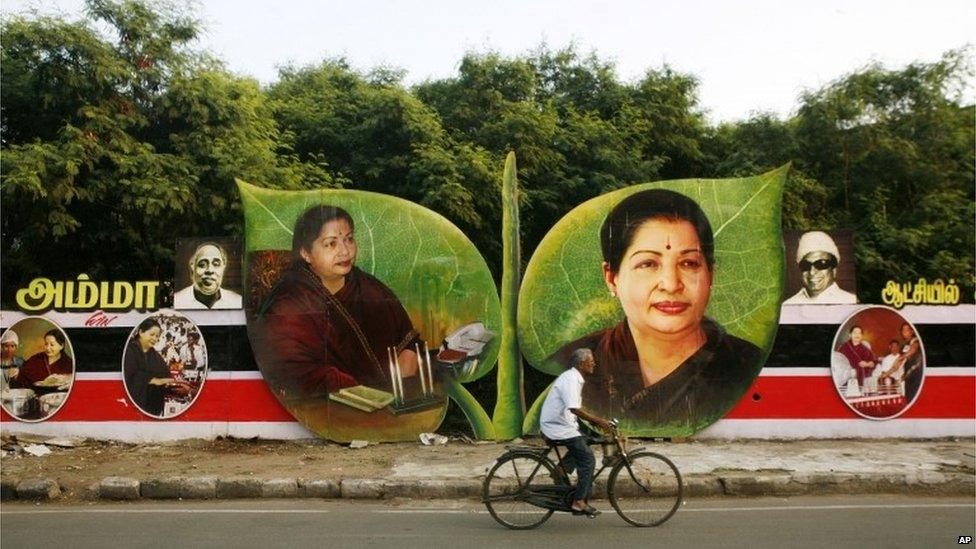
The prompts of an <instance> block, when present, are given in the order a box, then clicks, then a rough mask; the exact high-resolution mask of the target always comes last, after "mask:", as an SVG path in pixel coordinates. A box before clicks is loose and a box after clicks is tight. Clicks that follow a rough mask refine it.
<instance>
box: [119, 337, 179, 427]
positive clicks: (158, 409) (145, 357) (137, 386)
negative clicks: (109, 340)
mask: <svg viewBox="0 0 976 549" xmlns="http://www.w3.org/2000/svg"><path fill="white" fill-rule="evenodd" d="M122 375H123V377H124V379H125V388H126V390H127V391H128V392H129V397H130V398H132V402H134V403H135V405H136V406H138V407H139V408H141V409H142V411H143V412H146V413H147V414H149V415H153V416H161V415H163V404H164V401H165V399H166V387H165V386H163V385H150V384H149V381H150V380H151V379H153V378H156V377H166V378H168V377H170V373H169V366H167V365H166V361H165V360H163V357H162V355H160V354H159V351H157V350H156V349H153V348H152V347H150V348H149V350H148V351H146V352H142V347H140V346H139V341H138V340H136V339H134V338H133V339H131V340H129V344H128V346H127V347H126V349H125V362H124V363H123V364H122Z"/></svg>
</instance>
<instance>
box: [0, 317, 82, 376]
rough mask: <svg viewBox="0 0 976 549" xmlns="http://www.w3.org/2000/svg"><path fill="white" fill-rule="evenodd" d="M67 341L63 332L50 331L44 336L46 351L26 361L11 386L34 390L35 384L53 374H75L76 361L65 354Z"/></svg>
mask: <svg viewBox="0 0 976 549" xmlns="http://www.w3.org/2000/svg"><path fill="white" fill-rule="evenodd" d="M66 341H67V339H66V338H65V337H64V334H63V333H61V330H58V329H52V330H48V331H47V333H45V334H44V350H43V351H41V352H39V353H37V354H36V355H34V356H32V357H30V358H28V359H27V360H25V361H24V365H23V366H21V367H20V371H19V372H18V373H17V375H16V377H13V378H12V379H11V380H10V386H11V387H19V388H26V389H33V388H34V384H35V383H37V382H39V381H44V380H45V379H47V378H48V376H50V375H52V374H62V375H71V374H73V373H74V371H75V365H74V361H73V360H71V357H70V356H68V355H67V354H66V353H65V352H64V346H65V343H66Z"/></svg>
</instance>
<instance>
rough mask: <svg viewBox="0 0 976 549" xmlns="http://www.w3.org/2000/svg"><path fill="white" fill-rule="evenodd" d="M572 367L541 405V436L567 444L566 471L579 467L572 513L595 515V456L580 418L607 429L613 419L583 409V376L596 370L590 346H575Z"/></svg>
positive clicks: (560, 443)
mask: <svg viewBox="0 0 976 549" xmlns="http://www.w3.org/2000/svg"><path fill="white" fill-rule="evenodd" d="M570 365H571V368H569V369H568V370H566V371H565V372H563V373H562V374H560V375H559V377H557V378H556V381H554V382H553V384H552V388H551V389H550V390H549V394H548V395H546V400H545V402H544V403H543V404H542V414H541V417H540V419H539V424H540V427H541V429H542V435H543V436H544V437H546V438H547V439H549V440H550V441H552V442H553V443H555V444H558V445H561V446H566V449H567V450H568V452H569V453H568V455H567V457H566V459H564V460H563V468H564V469H565V472H566V474H567V475H568V474H570V473H572V472H573V468H574V466H575V468H576V470H577V483H576V490H575V491H574V492H573V495H572V497H573V503H572V505H571V506H570V507H571V509H572V511H573V514H574V515H575V514H583V515H588V516H590V517H595V516H596V515H599V514H600V511H598V510H597V509H595V508H594V507H592V506H590V504H589V502H588V500H589V497H590V491H591V488H592V484H593V470H594V468H595V467H596V459H595V458H594V457H593V450H591V449H590V447H589V446H588V445H587V444H586V437H584V436H583V434H582V433H581V432H580V428H579V420H578V419H577V418H581V419H583V420H585V421H588V422H589V423H591V424H593V425H596V426H598V427H599V428H600V429H603V430H604V431H606V430H609V429H610V422H609V421H607V420H605V419H603V418H601V417H598V416H595V415H593V414H591V413H589V412H587V411H586V410H584V409H583V384H584V383H585V379H584V376H589V375H591V374H593V371H594V370H596V359H595V358H594V357H593V352H592V351H590V350H589V349H576V350H575V351H573V354H572V355H571V356H570Z"/></svg>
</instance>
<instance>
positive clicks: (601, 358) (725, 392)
mask: <svg viewBox="0 0 976 549" xmlns="http://www.w3.org/2000/svg"><path fill="white" fill-rule="evenodd" d="M702 328H703V329H704V331H705V336H706V342H705V345H703V346H702V347H701V348H700V349H698V351H696V352H695V354H693V355H692V356H690V357H689V358H688V359H687V360H685V361H684V362H683V363H682V364H681V365H680V366H678V367H677V368H676V369H675V370H674V371H672V372H671V373H670V374H668V375H667V376H665V377H664V378H662V379H661V380H659V381H658V382H656V383H654V384H653V385H650V386H648V387H644V379H643V377H642V375H641V371H640V362H639V359H638V355H637V347H636V345H635V343H634V338H633V336H632V335H631V333H630V328H629V327H628V325H627V321H626V320H624V321H622V322H620V323H619V324H617V325H616V326H613V327H612V328H607V329H606V330H601V331H598V332H594V333H592V334H590V335H588V336H585V337H583V338H580V339H578V340H576V341H574V342H572V343H569V344H567V345H565V346H563V347H562V348H561V349H560V350H559V351H558V352H557V353H556V354H555V355H554V358H555V359H556V360H557V361H559V362H560V363H562V364H563V365H564V366H566V367H568V366H569V356H570V354H571V353H572V352H573V350H575V349H580V348H586V349H590V350H591V351H593V355H594V357H595V358H596V364H597V367H596V371H595V372H594V374H593V375H592V376H590V377H589V378H587V380H586V384H585V385H584V386H583V406H584V407H585V408H587V409H589V410H592V411H593V412H596V413H597V414H598V415H601V416H603V417H607V418H617V419H628V420H637V421H647V422H650V423H652V424H653V425H655V426H666V425H674V426H681V427H690V428H691V429H692V430H698V429H701V428H703V427H705V426H707V425H709V424H711V423H712V422H714V421H715V420H717V419H719V418H720V417H721V416H723V415H724V414H725V413H726V412H727V411H728V410H729V409H730V408H731V407H732V406H733V405H734V404H736V402H738V400H739V399H740V398H741V397H742V394H743V393H744V392H745V391H746V389H748V388H749V386H750V385H751V383H752V380H753V378H754V377H755V375H756V371H757V370H758V369H759V367H760V364H759V360H760V358H761V356H762V353H761V351H760V349H759V347H756V346H755V345H753V344H752V343H749V342H748V341H745V340H743V339H739V338H737V337H735V336H732V335H729V334H727V333H726V332H725V331H724V330H723V329H722V327H721V326H719V325H718V324H717V323H716V322H714V321H712V320H710V319H708V318H706V319H703V320H702Z"/></svg>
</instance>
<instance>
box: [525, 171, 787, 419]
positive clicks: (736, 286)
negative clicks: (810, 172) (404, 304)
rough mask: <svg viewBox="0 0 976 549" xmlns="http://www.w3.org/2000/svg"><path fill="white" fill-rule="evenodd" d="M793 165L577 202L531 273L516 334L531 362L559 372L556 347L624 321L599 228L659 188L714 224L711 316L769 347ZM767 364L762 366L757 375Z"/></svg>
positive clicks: (538, 253) (548, 238) (539, 252)
mask: <svg viewBox="0 0 976 549" xmlns="http://www.w3.org/2000/svg"><path fill="white" fill-rule="evenodd" d="M787 171H788V166H784V167H782V168H779V169H776V170H774V171H771V172H769V173H766V174H762V175H759V176H755V177H748V178H741V179H717V180H705V179H687V180H678V181H659V182H655V183H646V184H641V185H634V186H631V187H627V188H625V189H620V190H618V191H614V192H611V193H608V194H605V195H602V196H599V197H597V198H594V199H591V200H589V201H587V202H584V203H583V204H581V205H579V206H577V207H576V208H574V209H573V210H572V211H571V212H569V213H568V214H567V215H566V216H565V217H563V218H562V219H561V220H560V221H559V222H558V223H557V224H556V225H555V226H554V227H553V228H552V229H551V230H550V231H549V233H548V234H546V236H545V238H543V239H542V242H540V244H539V246H538V247H537V248H536V251H535V253H534V255H533V256H532V259H531V260H530V261H529V264H528V266H527V267H526V270H525V278H524V279H523V281H522V289H521V293H520V294H519V311H518V333H519V345H520V348H521V350H522V353H523V354H524V356H525V358H526V360H527V361H528V362H529V363H530V364H532V365H533V366H534V367H536V368H538V369H540V370H543V371H545V372H548V373H550V374H553V375H556V374H558V373H559V372H560V371H562V366H561V365H559V364H557V363H555V362H552V361H547V359H548V358H549V357H551V356H552V354H553V353H554V352H555V351H557V350H558V349H560V347H562V346H563V345H565V344H566V343H569V342H570V341H573V340H575V339H577V338H580V337H582V336H584V335H586V334H589V333H591V332H594V331H596V330H599V329H602V328H606V327H609V326H611V325H613V324H615V323H617V322H619V321H620V320H621V319H622V318H623V312H622V310H621V309H620V306H619V303H618V301H617V300H616V299H615V298H613V297H611V296H610V295H608V292H607V289H606V285H605V283H604V281H603V277H602V271H601V263H602V257H601V253H600V243H599V230H600V225H601V224H602V223H603V220H604V218H605V217H606V215H607V213H608V212H609V211H610V209H611V208H612V207H613V206H614V205H616V204H617V203H618V202H620V200H622V199H623V198H625V197H627V196H629V195H631V194H634V193H636V192H639V191H642V190H645V189H653V188H667V189H670V190H673V191H676V192H679V193H682V194H684V195H686V196H689V197H691V198H692V199H694V200H695V201H696V202H698V204H699V205H700V206H701V208H702V209H703V210H704V212H705V214H706V215H707V216H708V219H709V221H710V223H711V225H712V228H713V230H714V233H715V274H714V282H713V286H712V297H711V300H710V302H709V305H708V309H707V311H706V315H707V316H709V317H711V318H713V319H715V320H716V321H718V322H719V323H720V324H721V325H722V326H724V327H725V329H726V330H727V331H728V332H729V333H731V334H732V335H734V336H738V337H740V338H742V339H745V340H747V341H749V342H752V343H754V344H755V345H757V346H758V347H760V348H761V349H763V350H765V351H766V352H768V349H769V348H770V347H771V345H772V342H773V339H774V337H775V335H776V328H777V325H778V322H779V309H780V300H781V296H782V285H783V272H784V271H783V257H784V256H783V244H782V233H781V229H780V204H781V199H782V194H783V187H784V184H785V181H786V174H787ZM763 356H765V353H764V355H763ZM760 368H761V364H757V365H756V373H757V374H758V371H759V369H760ZM730 405H731V403H730Z"/></svg>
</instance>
